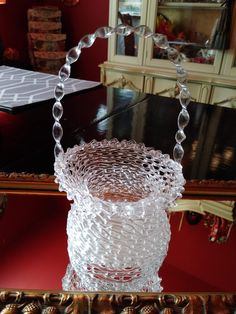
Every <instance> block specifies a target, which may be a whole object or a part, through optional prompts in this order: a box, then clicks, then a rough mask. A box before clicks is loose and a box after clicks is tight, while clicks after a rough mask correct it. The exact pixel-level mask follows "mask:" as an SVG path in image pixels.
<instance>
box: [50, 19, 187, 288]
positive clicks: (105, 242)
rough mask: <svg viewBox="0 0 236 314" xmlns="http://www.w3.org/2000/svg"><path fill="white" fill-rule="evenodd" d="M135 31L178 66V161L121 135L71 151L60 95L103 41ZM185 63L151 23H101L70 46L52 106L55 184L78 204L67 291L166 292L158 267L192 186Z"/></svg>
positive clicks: (70, 228)
mask: <svg viewBox="0 0 236 314" xmlns="http://www.w3.org/2000/svg"><path fill="white" fill-rule="evenodd" d="M131 33H134V34H135V35H136V36H139V37H143V38H149V39H151V40H153V42H154V44H155V45H156V46H157V47H159V48H160V49H164V50H166V52H167V55H168V59H169V60H170V61H171V62H172V63H173V64H174V66H175V68H176V77H177V84H178V87H179V91H180V92H179V101H180V105H181V110H180V113H179V116H178V118H177V126H178V130H177V132H176V135H175V140H176V144H175V146H174V149H173V157H174V160H172V159H171V158H170V157H169V156H168V155H163V154H162V153H161V152H160V151H156V150H153V149H151V148H147V147H145V146H144V145H143V144H137V143H134V142H131V141H121V142H119V141H118V140H116V139H113V140H109V141H108V140H103V141H101V142H97V141H92V142H90V143H88V144H82V145H79V146H78V145H77V146H74V147H73V148H69V149H67V151H66V152H64V150H63V147H62V145H61V139H62V136H63V129H62V126H61V124H60V119H61V118H62V115H63V106H62V104H61V100H62V98H63V97H64V82H65V81H66V80H67V79H68V78H69V77H70V73H71V64H72V63H74V62H76V61H77V60H78V58H79V56H80V54H81V50H82V49H83V48H89V47H91V46H92V45H93V43H94V42H95V40H96V38H104V39H105V38H109V37H110V36H112V35H113V34H116V35H118V36H129V35H130V34H131ZM180 62H181V55H180V54H179V53H178V51H177V50H176V49H174V48H171V47H170V46H169V43H168V41H167V38H166V36H164V35H161V34H157V33H153V32H152V31H151V30H150V29H149V28H148V27H147V26H145V25H140V26H138V27H130V26H127V25H123V24H121V25H118V26H117V27H115V28H112V27H101V28H98V29H97V30H96V31H95V32H94V33H93V34H88V35H86V36H84V37H83V38H82V39H81V40H80V41H79V43H78V45H77V46H76V47H74V48H72V49H70V50H69V51H68V53H67V56H66V63H65V64H64V66H62V68H61V69H60V71H59V83H58V84H57V86H56V87H55V93H54V94H55V99H56V101H55V103H54V106H53V110H52V113H53V117H54V120H55V122H54V125H53V131H52V133H53V137H54V140H55V148H54V153H55V176H56V182H58V183H59V190H61V191H65V192H66V193H67V197H68V199H70V200H72V201H73V203H72V206H71V210H70V212H69V215H68V221H67V235H68V253H69V258H70V264H69V266H68V268H67V272H66V274H65V276H64V278H63V288H64V289H65V290H90V291H98V290H100V291H103V290H110V291H111V290H113V291H161V289H162V287H161V284H160V281H161V280H160V278H159V277H158V270H159V268H160V266H161V265H162V262H163V260H164V258H165V256H166V254H167V250H168V244H169V240H170V226H169V222H168V217H167V212H166V210H167V209H168V208H169V207H171V206H173V205H174V202H175V200H176V199H177V198H179V197H181V193H182V191H183V186H184V183H185V181H184V178H183V175H182V166H181V164H180V163H181V160H182V158H183V155H184V150H183V147H182V142H183V141H184V140H185V138H186V136H185V133H184V128H185V127H186V125H187V124H188V121H189V114H188V111H187V106H188V104H189V102H190V93H189V91H188V88H187V83H186V82H187V80H186V72H185V70H184V69H183V67H182V66H181V65H180Z"/></svg>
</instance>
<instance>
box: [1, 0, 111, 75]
mask: <svg viewBox="0 0 236 314" xmlns="http://www.w3.org/2000/svg"><path fill="white" fill-rule="evenodd" d="M43 4H45V5H47V4H49V5H58V6H59V7H60V8H61V10H62V24H63V32H65V33H66V34H67V43H66V46H67V50H69V49H70V48H71V47H73V46H75V45H76V44H77V42H78V41H79V39H80V38H81V37H83V36H84V35H86V34H88V33H92V32H94V31H95V29H96V28H98V27H100V26H105V25H108V14H109V12H108V11H109V0H102V1H94V0H80V2H79V3H78V4H77V5H76V6H73V7H66V6H65V5H63V4H62V3H61V1H59V0H47V1H46V0H45V1H40V0H38V1H37V0H20V1H17V0H7V4H6V5H0V38H1V39H2V41H3V45H4V47H5V48H7V47H11V48H15V49H17V50H18V51H19V53H20V64H23V65H26V66H27V65H28V64H29V60H28V51H27V36H26V35H27V31H28V27H27V10H28V8H30V7H32V6H34V5H43ZM106 58H107V40H101V39H100V40H98V42H96V43H95V44H94V47H92V48H90V49H88V51H84V53H83V54H82V56H81V58H80V60H79V61H78V62H77V63H76V64H75V65H74V66H73V76H74V77H78V78H82V79H89V80H99V79H100V77H99V68H98V64H100V63H102V62H103V61H105V60H106Z"/></svg>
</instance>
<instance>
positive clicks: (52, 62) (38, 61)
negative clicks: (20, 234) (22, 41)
mask: <svg viewBox="0 0 236 314" xmlns="http://www.w3.org/2000/svg"><path fill="white" fill-rule="evenodd" d="M33 55H34V63H35V67H36V70H40V71H42V72H45V73H52V74H58V71H59V70H60V68H61V66H62V65H63V64H64V63H65V58H66V52H65V51H56V52H52V51H34V52H33Z"/></svg>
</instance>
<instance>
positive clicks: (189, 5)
mask: <svg viewBox="0 0 236 314" xmlns="http://www.w3.org/2000/svg"><path fill="white" fill-rule="evenodd" d="M158 8H160V9H166V8H173V9H176V8H181V9H188V10H189V9H191V10H194V9H205V10H212V9H213V10H222V9H223V7H222V6H221V3H207V2H163V3H160V4H159V5H158Z"/></svg>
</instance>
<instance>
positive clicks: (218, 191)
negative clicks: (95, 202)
mask: <svg viewBox="0 0 236 314" xmlns="http://www.w3.org/2000/svg"><path fill="white" fill-rule="evenodd" d="M54 179H55V177H54V176H53V175H49V174H35V173H26V172H22V173H17V172H12V173H6V172H0V192H3V193H15V194H16V193H24V194H25V193H27V194H48V195H52V194H57V195H62V196H64V195H65V193H62V192H59V191H58V185H57V184H56V183H55V182H54ZM184 197H185V198H208V199H212V198H213V199H216V198H217V199H219V200H235V199H236V180H231V181H223V180H222V181H221V180H190V181H187V183H186V185H185V192H184Z"/></svg>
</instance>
